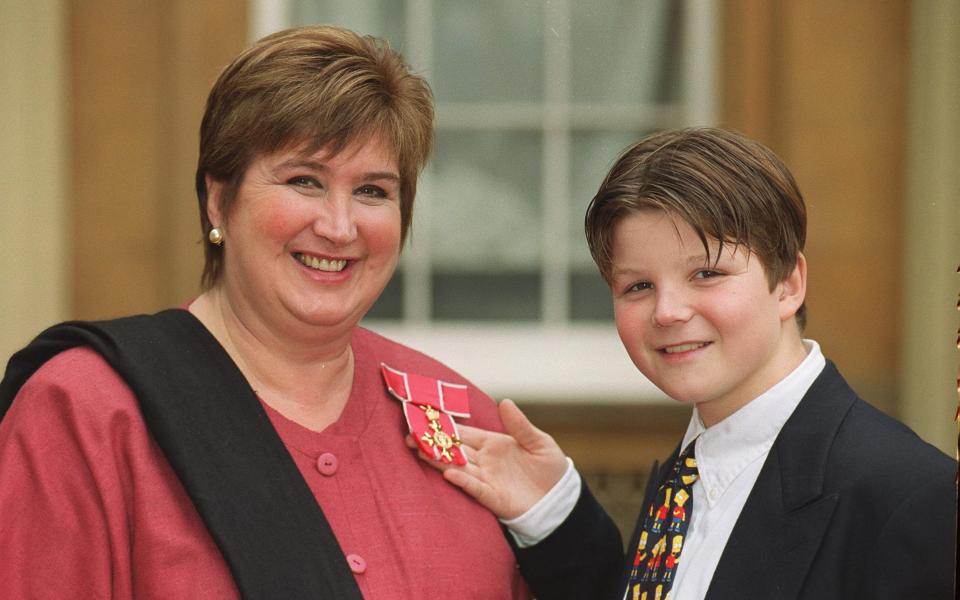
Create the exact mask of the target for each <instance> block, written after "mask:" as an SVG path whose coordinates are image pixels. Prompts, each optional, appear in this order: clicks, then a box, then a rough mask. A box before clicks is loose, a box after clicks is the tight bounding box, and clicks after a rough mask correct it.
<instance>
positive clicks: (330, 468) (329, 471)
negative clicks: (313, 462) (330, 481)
mask: <svg viewBox="0 0 960 600" xmlns="http://www.w3.org/2000/svg"><path fill="white" fill-rule="evenodd" d="M338 464H339V463H338V461H337V457H336V456H334V455H333V454H330V453H329V452H324V453H323V454H321V455H320V458H318V459H317V470H318V471H320V473H322V474H324V475H326V476H327V477H330V476H331V475H333V474H334V473H336V472H337V465H338Z"/></svg>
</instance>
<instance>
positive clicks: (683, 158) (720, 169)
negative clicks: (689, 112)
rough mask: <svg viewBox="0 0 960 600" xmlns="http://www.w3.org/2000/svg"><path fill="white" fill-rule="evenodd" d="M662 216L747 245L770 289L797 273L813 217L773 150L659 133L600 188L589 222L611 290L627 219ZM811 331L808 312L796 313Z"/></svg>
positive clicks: (698, 134)
mask: <svg viewBox="0 0 960 600" xmlns="http://www.w3.org/2000/svg"><path fill="white" fill-rule="evenodd" d="M651 209H652V210H662V211H664V212H667V213H670V214H673V215H676V216H678V217H679V218H681V219H683V220H684V221H685V222H686V223H688V224H689V225H690V227H692V228H693V230H694V231H695V232H696V233H697V235H698V236H699V237H700V241H701V242H702V243H703V247H704V249H705V250H706V252H707V260H708V261H709V260H710V247H709V242H710V239H711V238H712V239H715V240H719V242H720V247H719V251H720V252H722V250H723V245H724V244H725V243H726V244H735V245H739V244H742V245H743V246H745V247H747V248H749V249H750V251H751V252H752V253H753V254H754V255H755V256H756V257H757V258H759V259H760V262H761V263H762V264H763V266H764V269H765V270H766V273H767V280H768V282H769V283H770V289H771V290H773V288H774V287H775V286H776V285H777V283H779V282H780V281H783V279H785V278H786V277H787V276H788V275H789V274H790V273H791V272H792V271H793V269H794V268H795V267H796V264H797V256H798V254H799V253H800V252H802V251H803V245H804V242H805V241H806V231H807V213H806V207H805V206H804V202H803V196H802V195H801V194H800V190H799V188H798V187H797V184H796V182H795V181H794V179H793V175H791V174H790V171H789V170H788V169H787V167H786V166H785V165H784V164H783V162H782V161H781V160H780V159H779V158H777V156H776V155H775V154H774V153H773V152H772V151H771V150H770V149H769V148H767V147H765V146H763V145H762V144H760V143H758V142H755V141H753V140H751V139H749V138H746V137H744V136H742V135H740V134H738V133H734V132H732V131H727V130H723V129H713V128H694V129H680V130H675V131H667V132H661V133H656V134H653V135H650V136H648V137H645V138H643V139H642V140H640V141H639V142H637V143H636V144H634V145H633V146H631V147H630V148H628V149H627V150H626V151H625V152H624V153H623V154H622V155H621V156H620V158H619V159H617V161H616V163H615V164H614V165H613V168H611V169H610V172H609V173H608V174H607V177H606V178H605V179H604V180H603V183H602V184H601V185H600V189H599V191H598V192H597V194H596V196H594V197H593V200H591V201H590V206H589V207H588V208H587V214H586V218H585V222H584V228H585V230H586V234H587V244H588V245H589V246H590V254H591V255H592V256H593V260H594V261H595V262H596V263H597V267H599V269H600V274H601V275H602V276H603V278H604V279H605V280H606V281H607V283H610V279H611V273H612V269H613V255H612V245H613V232H614V227H615V226H616V225H617V223H619V222H620V220H621V219H623V218H624V217H625V216H627V215H630V214H632V213H636V212H638V211H642V210H651ZM796 319H797V324H798V325H799V327H800V328H801V329H803V327H804V325H805V324H806V307H805V306H802V305H801V307H800V309H799V310H797V313H796Z"/></svg>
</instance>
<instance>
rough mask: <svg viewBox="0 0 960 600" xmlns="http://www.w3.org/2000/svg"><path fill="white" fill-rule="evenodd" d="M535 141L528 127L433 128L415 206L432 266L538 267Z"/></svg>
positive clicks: (539, 223)
mask: <svg viewBox="0 0 960 600" xmlns="http://www.w3.org/2000/svg"><path fill="white" fill-rule="evenodd" d="M541 146H542V142H541V136H540V134H539V133H534V132H507V131H489V132H487V131H481V132H477V131H446V132H440V133H438V135H437V148H436V152H435V153H434V159H433V167H434V171H433V176H434V177H433V185H432V186H431V195H430V198H429V199H427V200H426V201H425V202H424V204H425V206H424V207H423V209H424V210H429V211H430V215H429V219H428V220H429V222H430V225H431V233H430V240H431V255H432V257H433V261H432V262H433V265H434V268H436V269H441V270H446V271H457V270H461V269H472V270H474V271H486V272H499V271H503V270H507V271H510V270H512V271H518V270H519V271H526V270H530V271H536V270H538V269H539V267H540V257H541V252H540V245H541V239H542V235H543V234H542V226H543V225H542V218H541V210H540V200H539V198H540V171H541V168H540V164H541V163H540V161H541V153H542V151H541Z"/></svg>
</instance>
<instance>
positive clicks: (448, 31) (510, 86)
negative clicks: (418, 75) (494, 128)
mask: <svg viewBox="0 0 960 600" xmlns="http://www.w3.org/2000/svg"><path fill="white" fill-rule="evenodd" d="M433 11H434V17H435V20H434V24H433V32H434V59H433V64H434V69H435V70H434V74H433V75H432V76H431V83H432V84H433V86H434V91H435V92H436V96H437V101H438V102H538V101H540V99H541V98H542V97H543V72H542V71H543V50H542V48H543V42H542V39H543V38H542V36H543V26H542V25H543V16H542V9H541V6H540V3H539V2H517V1H516V0H485V1H483V2H477V1H476V0H443V1H442V2H434V3H433Z"/></svg>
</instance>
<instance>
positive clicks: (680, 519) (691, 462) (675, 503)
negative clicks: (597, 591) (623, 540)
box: [627, 440, 699, 600]
mask: <svg viewBox="0 0 960 600" xmlns="http://www.w3.org/2000/svg"><path fill="white" fill-rule="evenodd" d="M695 442H696V440H694V441H693V442H690V445H688V446H687V449H686V450H685V451H684V452H683V453H682V454H681V455H680V456H679V457H677V460H676V462H674V463H673V468H672V469H671V470H670V472H669V474H668V475H667V477H666V479H665V480H664V481H663V483H661V484H660V488H659V490H658V492H657V496H656V498H655V499H654V501H653V503H652V504H651V505H650V508H649V510H648V511H647V516H646V518H645V519H644V521H643V529H642V530H641V531H640V542H639V543H638V544H637V553H636V555H635V556H634V558H633V568H632V569H631V571H630V583H629V584H628V585H627V590H628V591H629V593H628V594H627V598H628V599H629V600H669V598H670V588H671V586H673V576H674V574H675V573H676V572H677V564H678V563H679V561H680V551H681V550H682V549H683V541H684V537H685V536H686V535H687V524H688V523H689V522H690V515H691V514H692V512H693V482H694V481H696V480H697V478H698V477H699V475H698V474H697V461H696V459H695V458H694V456H693V448H694V446H695V445H696V443H695Z"/></svg>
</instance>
